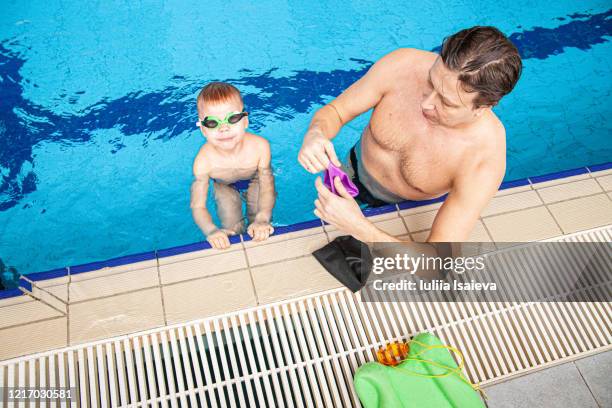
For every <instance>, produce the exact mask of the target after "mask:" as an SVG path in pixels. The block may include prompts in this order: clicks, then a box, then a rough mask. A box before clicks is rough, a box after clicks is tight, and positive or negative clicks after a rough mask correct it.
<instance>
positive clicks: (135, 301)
mask: <svg viewBox="0 0 612 408" xmlns="http://www.w3.org/2000/svg"><path fill="white" fill-rule="evenodd" d="M163 324H164V316H163V310H162V302H161V295H160V291H159V288H154V289H145V290H141V291H138V292H132V293H125V294H121V295H115V296H111V297H107V298H102V299H95V300H88V301H86V302H82V303H76V304H71V305H70V344H77V343H82V342H86V341H93V340H98V339H102V338H107V337H113V336H119V335H122V334H126V333H132V332H136V331H140V330H146V329H150V328H154V327H159V326H162V325H163Z"/></svg>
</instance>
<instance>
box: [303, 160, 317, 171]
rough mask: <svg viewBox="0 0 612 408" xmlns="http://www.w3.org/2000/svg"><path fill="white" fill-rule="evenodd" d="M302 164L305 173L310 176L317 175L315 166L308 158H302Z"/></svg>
mask: <svg viewBox="0 0 612 408" xmlns="http://www.w3.org/2000/svg"><path fill="white" fill-rule="evenodd" d="M304 164H305V166H304V168H305V169H306V171H308V172H310V173H312V174H316V173H318V170H317V166H316V165H315V164H314V163H313V162H312V160H310V158H308V157H307V158H304Z"/></svg>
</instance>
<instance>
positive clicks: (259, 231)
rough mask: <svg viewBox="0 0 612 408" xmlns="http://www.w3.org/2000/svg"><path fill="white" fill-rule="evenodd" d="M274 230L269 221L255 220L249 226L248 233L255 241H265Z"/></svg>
mask: <svg viewBox="0 0 612 408" xmlns="http://www.w3.org/2000/svg"><path fill="white" fill-rule="evenodd" d="M273 232H274V228H273V227H272V225H270V223H269V222H264V221H255V222H254V223H252V224H251V225H249V227H248V228H247V233H248V234H249V236H250V237H251V238H253V240H254V241H263V240H266V239H268V237H269V236H270V235H271V234H272V233H273Z"/></svg>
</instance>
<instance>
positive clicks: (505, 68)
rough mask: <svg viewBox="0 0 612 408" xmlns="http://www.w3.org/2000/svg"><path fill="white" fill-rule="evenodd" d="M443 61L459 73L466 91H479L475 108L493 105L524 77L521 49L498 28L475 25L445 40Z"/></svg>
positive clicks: (475, 99) (442, 53)
mask: <svg viewBox="0 0 612 408" xmlns="http://www.w3.org/2000/svg"><path fill="white" fill-rule="evenodd" d="M440 57H441V58H442V62H444V64H445V65H446V66H447V67H448V68H449V69H450V70H452V71H455V72H457V73H458V74H459V81H460V82H461V85H462V88H463V90H464V91H466V92H478V95H477V96H476V98H474V107H475V108H478V107H480V106H494V105H496V104H497V103H498V102H499V100H500V99H501V98H502V97H503V96H504V95H506V94H508V93H510V91H512V88H514V85H516V82H517V81H518V79H519V77H520V76H521V70H522V62H521V56H520V55H519V52H518V50H517V49H516V47H515V46H514V44H512V42H511V41H510V40H509V39H508V38H507V37H506V36H505V35H504V34H503V33H502V32H501V31H499V30H498V29H497V28H495V27H485V26H476V27H472V28H468V29H465V30H461V31H459V32H458V33H456V34H453V35H452V36H450V37H447V38H445V39H444V42H443V44H442V51H441V52H440Z"/></svg>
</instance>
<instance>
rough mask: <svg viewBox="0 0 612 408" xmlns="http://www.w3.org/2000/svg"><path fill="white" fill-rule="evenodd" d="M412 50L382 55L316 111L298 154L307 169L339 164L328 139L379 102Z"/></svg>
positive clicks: (312, 171) (313, 171) (315, 171)
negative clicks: (336, 95) (347, 86)
mask: <svg viewBox="0 0 612 408" xmlns="http://www.w3.org/2000/svg"><path fill="white" fill-rule="evenodd" d="M411 52H412V50H410V49H399V50H396V51H393V52H391V53H389V54H387V55H385V56H384V57H383V58H381V59H380V60H379V61H377V62H376V63H375V64H374V65H372V67H370V69H369V70H368V72H367V73H366V74H365V75H364V76H363V77H361V78H360V79H359V80H358V81H356V82H355V83H353V84H352V85H351V86H350V87H349V88H347V89H346V90H345V91H344V92H342V94H340V96H338V97H337V98H336V99H335V100H333V101H332V102H330V103H329V104H327V105H325V106H323V107H322V108H321V109H319V110H318V111H317V112H316V113H315V115H314V116H313V118H312V121H311V122H310V126H309V127H308V131H307V133H306V136H304V142H303V143H302V148H301V149H300V153H299V155H298V161H299V162H300V164H301V165H302V166H303V167H304V168H305V169H306V170H307V171H309V172H311V173H318V172H320V171H323V170H325V169H326V168H327V166H328V164H329V161H330V160H331V161H332V162H333V163H334V164H335V165H336V166H340V162H339V160H338V158H337V156H336V152H335V150H334V145H333V143H332V142H331V140H332V139H333V138H334V137H336V135H337V134H338V132H339V131H340V129H341V128H342V126H343V125H345V124H346V123H348V122H350V121H351V120H353V119H354V118H355V117H356V116H358V115H360V114H362V113H363V112H366V111H367V110H369V109H371V108H373V107H374V106H376V105H377V104H378V102H380V100H381V99H382V97H383V95H384V94H385V92H386V91H387V89H389V88H391V87H392V86H393V82H394V78H395V77H396V76H397V75H398V73H399V72H400V71H399V69H398V66H405V65H406V63H407V59H408V58H410V54H411Z"/></svg>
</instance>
